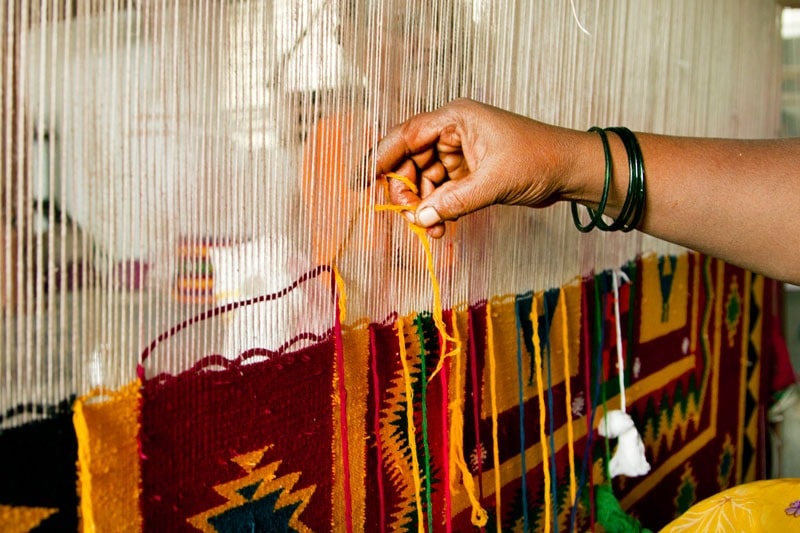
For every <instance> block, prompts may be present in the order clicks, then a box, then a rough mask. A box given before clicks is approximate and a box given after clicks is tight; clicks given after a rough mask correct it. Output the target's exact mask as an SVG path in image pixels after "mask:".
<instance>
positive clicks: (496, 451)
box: [486, 300, 503, 531]
mask: <svg viewBox="0 0 800 533" xmlns="http://www.w3.org/2000/svg"><path fill="white" fill-rule="evenodd" d="M486 337H487V339H486V344H487V345H488V351H489V354H488V355H489V384H490V385H491V390H492V393H491V398H492V456H493V457H492V458H493V461H494V502H495V513H494V515H495V519H496V522H497V531H502V529H503V523H502V521H501V518H502V516H501V513H500V511H501V509H502V500H501V494H500V488H501V487H502V481H501V479H500V446H499V443H498V439H497V432H498V429H497V427H498V420H497V419H498V410H497V368H496V367H497V359H496V358H495V353H494V326H493V320H492V302H491V300H490V301H488V302H487V303H486Z"/></svg>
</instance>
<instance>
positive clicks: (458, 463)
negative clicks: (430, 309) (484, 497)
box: [448, 313, 489, 527]
mask: <svg viewBox="0 0 800 533" xmlns="http://www.w3.org/2000/svg"><path fill="white" fill-rule="evenodd" d="M452 323H453V324H452V325H453V333H454V334H455V336H456V337H457V338H459V337H460V334H459V332H458V319H457V317H456V314H455V313H453V316H452ZM453 360H454V361H455V375H456V377H455V385H454V389H455V391H454V392H455V394H454V397H453V399H452V400H451V401H450V403H449V404H448V407H449V410H450V472H451V473H450V490H451V491H453V492H455V491H456V488H455V487H453V485H454V484H455V479H456V478H455V476H454V475H453V474H454V472H455V471H456V467H457V468H458V470H459V471H460V472H461V481H462V483H463V484H464V489H466V491H467V497H468V498H469V503H470V505H471V506H472V515H471V520H472V524H473V525H474V526H477V527H483V526H485V525H486V522H487V521H488V520H489V515H488V513H487V512H486V510H485V509H484V508H483V507H481V503H480V502H479V501H478V497H477V496H476V495H475V481H474V480H473V477H472V472H470V471H469V468H468V467H467V461H466V459H465V458H464V384H463V383H462V382H461V376H462V374H461V372H462V366H463V362H464V354H463V352H460V351H459V352H458V353H456V354H455V355H454V358H453Z"/></svg>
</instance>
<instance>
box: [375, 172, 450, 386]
mask: <svg viewBox="0 0 800 533" xmlns="http://www.w3.org/2000/svg"><path fill="white" fill-rule="evenodd" d="M386 178H388V179H394V180H398V181H401V182H403V184H405V186H406V187H408V188H409V189H410V190H411V191H412V192H413V193H415V194H416V193H417V186H416V184H414V182H412V181H411V180H409V179H408V178H407V177H405V176H401V175H400V174H395V173H394V172H390V173H388V174H386ZM413 210H414V208H413V207H410V206H404V205H376V206H375V211H394V212H396V213H402V212H406V211H413ZM409 228H411V231H413V232H414V234H415V235H416V236H417V237H418V238H419V241H420V243H422V249H423V250H424V252H425V265H426V267H427V269H428V276H429V277H430V280H431V287H432V292H433V322H434V324H435V325H436V330H437V331H438V332H439V336H440V337H441V338H442V348H446V347H447V343H448V342H449V343H451V344H452V345H453V349H452V350H450V351H445V350H444V349H443V350H442V352H443V353H442V355H441V356H440V357H439V361H438V363H437V364H436V368H435V369H434V370H433V372H431V375H430V376H429V377H428V383H430V382H431V381H432V380H433V378H435V377H436V375H437V374H438V373H439V372H440V371H441V370H442V367H443V366H444V362H445V360H446V359H447V358H449V357H452V356H453V355H455V354H456V353H460V352H461V341H460V340H459V339H456V338H454V337H453V336H451V335H450V334H449V333H447V326H446V325H445V323H444V319H443V318H442V317H443V311H442V289H441V286H440V285H439V280H438V279H437V278H436V268H435V265H434V263H433V251H432V250H431V242H430V239H428V233H427V231H426V230H425V228H423V227H421V226H417V225H416V224H413V223H411V222H409Z"/></svg>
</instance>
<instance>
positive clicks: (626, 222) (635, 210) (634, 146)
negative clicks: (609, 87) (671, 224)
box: [598, 127, 645, 232]
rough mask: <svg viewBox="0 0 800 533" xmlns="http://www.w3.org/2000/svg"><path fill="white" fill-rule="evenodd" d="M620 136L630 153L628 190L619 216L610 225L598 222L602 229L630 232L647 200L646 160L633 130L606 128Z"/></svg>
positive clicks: (627, 151) (635, 225)
mask: <svg viewBox="0 0 800 533" xmlns="http://www.w3.org/2000/svg"><path fill="white" fill-rule="evenodd" d="M606 131H611V132H613V133H615V134H617V136H618V137H619V138H620V140H621V141H622V144H623V145H624V146H625V151H626V153H627V155H628V176H629V182H628V192H627V195H626V196H625V202H624V203H623V205H622V209H621V211H620V213H619V216H618V217H617V218H616V220H614V222H613V223H612V224H610V225H607V224H605V222H602V221H601V222H600V223H598V227H600V229H604V230H606V231H616V230H621V231H623V232H628V231H631V230H633V229H635V228H636V227H637V226H638V225H639V223H640V222H641V220H642V216H643V214H644V202H645V179H644V161H643V157H642V151H641V148H640V147H639V142H638V141H637V140H636V136H635V135H634V134H633V132H632V131H631V130H629V129H628V128H624V127H612V128H606ZM604 226H605V227H604Z"/></svg>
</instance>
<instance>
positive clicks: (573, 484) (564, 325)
mask: <svg viewBox="0 0 800 533" xmlns="http://www.w3.org/2000/svg"><path fill="white" fill-rule="evenodd" d="M568 329H569V317H568V315H567V294H566V292H565V291H563V290H562V291H561V335H562V337H561V342H562V343H563V345H564V388H565V389H566V390H565V392H566V403H567V405H566V407H567V409H566V410H567V452H568V455H569V497H570V500H572V501H575V495H576V494H577V481H576V479H575V432H574V430H573V428H572V387H571V384H570V377H571V372H570V365H569V356H570V354H569V331H568Z"/></svg>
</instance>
